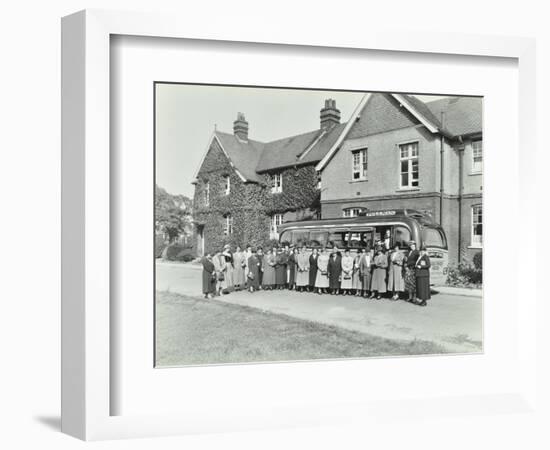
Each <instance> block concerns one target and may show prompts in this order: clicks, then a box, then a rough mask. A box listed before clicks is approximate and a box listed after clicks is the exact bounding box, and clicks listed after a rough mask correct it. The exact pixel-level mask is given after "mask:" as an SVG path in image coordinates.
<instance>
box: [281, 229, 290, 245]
mask: <svg viewBox="0 0 550 450" xmlns="http://www.w3.org/2000/svg"><path fill="white" fill-rule="evenodd" d="M291 241H292V231H290V230H286V231H283V232H282V233H281V236H280V237H279V242H280V243H281V245H288V244H290V242H291Z"/></svg>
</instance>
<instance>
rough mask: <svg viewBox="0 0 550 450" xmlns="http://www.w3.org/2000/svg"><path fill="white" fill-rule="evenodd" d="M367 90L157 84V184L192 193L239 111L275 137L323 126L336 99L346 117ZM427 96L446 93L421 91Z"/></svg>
mask: <svg viewBox="0 0 550 450" xmlns="http://www.w3.org/2000/svg"><path fill="white" fill-rule="evenodd" d="M362 96H363V93H357V92H342V91H330V92H328V91H313V90H311V91H310V90H293V89H265V88H240V87H238V88H237V87H225V86H197V85H183V84H157V92H156V103H157V104H156V127H157V129H156V171H157V174H156V175H157V184H158V185H159V186H161V187H163V188H165V189H166V190H167V191H168V192H170V193H172V194H184V195H187V196H188V197H191V198H192V197H193V185H192V184H191V182H192V181H193V175H194V174H195V171H196V170H197V167H198V165H199V164H200V160H201V158H202V155H203V154H204V152H205V150H206V146H207V145H208V141H209V138H210V137H211V135H212V132H213V130H214V127H217V129H218V130H220V131H225V132H227V133H232V132H233V121H234V120H235V118H236V117H237V113H238V112H242V113H244V115H245V117H246V120H247V121H248V124H249V131H248V135H249V137H250V138H251V139H255V140H258V141H263V142H267V141H272V140H275V139H279V138H282V137H286V136H292V135H295V134H301V133H305V132H307V131H312V130H315V129H318V128H319V111H320V110H321V108H322V107H323V106H324V102H325V99H327V98H333V99H335V100H336V106H337V107H338V109H340V111H341V114H342V122H347V121H348V119H349V117H350V115H351V113H352V112H353V110H354V109H355V107H356V106H357V104H358V103H359V101H360V99H361V97H362ZM419 97H420V98H421V99H422V100H424V101H429V100H431V99H436V98H441V97H436V96H419Z"/></svg>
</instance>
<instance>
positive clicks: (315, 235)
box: [308, 230, 328, 248]
mask: <svg viewBox="0 0 550 450" xmlns="http://www.w3.org/2000/svg"><path fill="white" fill-rule="evenodd" d="M327 235H328V232H326V231H323V230H312V231H310V232H309V241H308V247H312V248H319V247H326V245H327Z"/></svg>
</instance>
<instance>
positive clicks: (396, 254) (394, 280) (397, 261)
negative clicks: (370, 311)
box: [388, 243, 405, 300]
mask: <svg viewBox="0 0 550 450" xmlns="http://www.w3.org/2000/svg"><path fill="white" fill-rule="evenodd" d="M404 261H405V256H404V255H403V253H402V252H401V250H400V249H399V243H395V245H394V246H393V251H392V252H391V253H390V256H389V261H388V263H389V270H388V291H390V292H392V293H393V296H392V300H399V293H400V292H403V291H404V290H405V282H404V280H403V263H404Z"/></svg>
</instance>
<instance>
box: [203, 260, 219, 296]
mask: <svg viewBox="0 0 550 450" xmlns="http://www.w3.org/2000/svg"><path fill="white" fill-rule="evenodd" d="M201 263H202V293H203V294H204V298H208V296H209V295H212V296H214V293H215V292H216V272H215V269H214V263H213V262H212V256H211V255H210V253H209V254H207V255H206V256H204V257H203V258H202V259H201Z"/></svg>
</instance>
